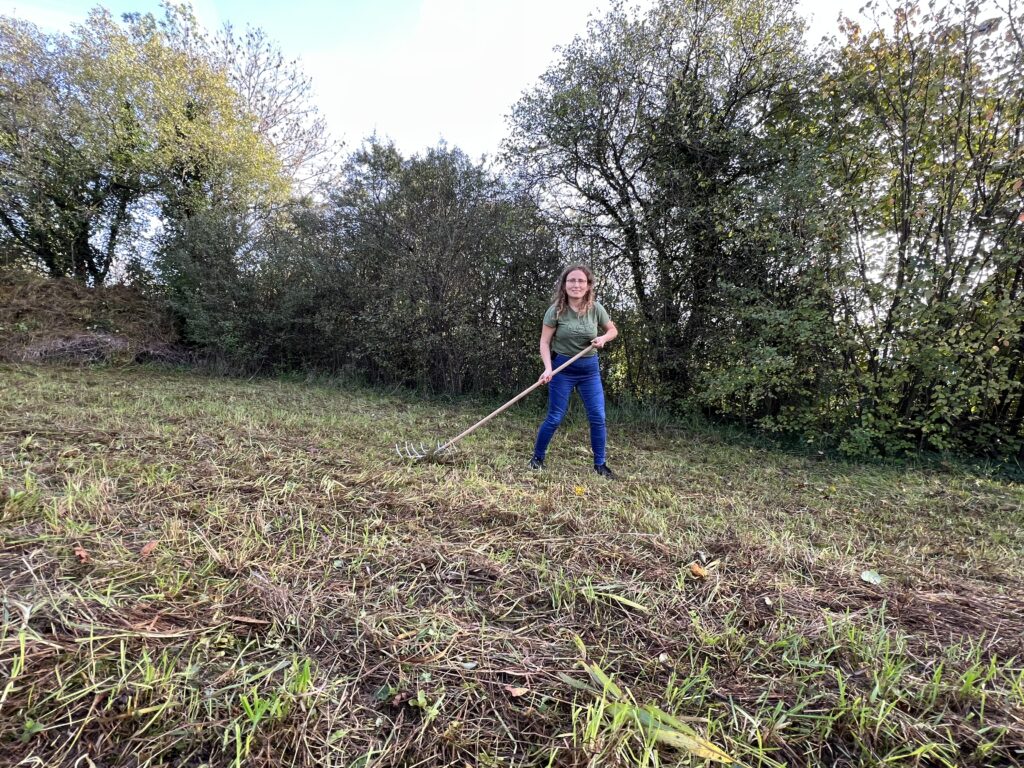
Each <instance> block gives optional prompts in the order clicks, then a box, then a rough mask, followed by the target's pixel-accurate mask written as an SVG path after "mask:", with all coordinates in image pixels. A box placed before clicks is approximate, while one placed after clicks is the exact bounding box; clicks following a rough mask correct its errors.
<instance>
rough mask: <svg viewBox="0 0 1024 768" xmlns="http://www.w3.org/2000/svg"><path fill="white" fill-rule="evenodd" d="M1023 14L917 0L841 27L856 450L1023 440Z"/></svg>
mask: <svg viewBox="0 0 1024 768" xmlns="http://www.w3.org/2000/svg"><path fill="white" fill-rule="evenodd" d="M1007 21H1008V22H1009V25H1008V26H1009V27H1010V29H1009V30H1006V29H1005V27H1006V26H1007V25H1006V24H1004V22H1007ZM1016 24H1019V19H1017V20H1015V19H1014V17H1013V16H1012V15H1010V16H1002V17H1000V16H995V17H991V18H989V17H987V15H982V8H981V6H979V4H977V3H965V4H964V5H961V6H950V7H948V8H942V9H938V10H934V11H928V12H923V11H922V10H921V8H920V6H919V5H918V4H917V3H915V2H907V3H903V4H901V5H899V6H896V7H895V8H893V9H892V10H891V12H890V13H888V14H884V15H882V16H880V17H878V18H877V19H876V22H875V26H874V28H873V29H871V30H869V31H867V32H865V31H864V30H862V29H861V28H860V27H859V26H858V25H856V24H853V23H852V22H847V24H846V32H847V37H848V40H847V43H846V45H845V46H844V48H843V49H842V50H841V51H840V52H839V54H838V56H837V59H836V64H835V77H834V79H833V80H832V87H831V89H830V98H831V100H832V103H833V105H834V112H833V116H834V122H833V128H832V136H833V143H832V147H831V151H830V153H829V157H830V159H831V162H830V166H831V173H832V178H833V185H834V188H835V189H836V190H837V200H838V202H839V205H838V206H837V211H838V212H841V215H840V217H838V219H837V221H838V222H839V223H841V231H842V232H843V233H844V235H845V236H844V238H843V239H842V243H843V248H842V249H841V250H840V252H839V253H838V256H839V258H840V259H841V263H842V265H843V267H842V269H841V270H839V271H837V272H836V273H835V275H834V278H835V287H836V292H837V298H838V302H839V306H840V307H841V315H840V317H839V318H838V319H839V322H840V324H841V326H842V327H844V328H847V329H849V334H850V336H851V341H852V349H853V350H854V351H853V352H852V353H851V354H849V355H848V356H847V363H846V365H847V369H848V376H849V386H850V388H851V392H850V394H849V395H848V397H847V400H848V402H849V403H850V404H851V407H850V411H849V412H848V413H847V414H846V423H845V425H844V426H843V427H842V429H843V430H844V431H845V432H847V433H848V434H849V435H850V436H849V437H848V439H847V446H848V448H849V449H850V450H851V451H857V452H864V451H866V452H876V451H893V450H900V449H906V448H924V447H927V448H935V449H948V448H952V447H957V448H965V447H966V448H968V449H970V450H978V449H981V450H992V451H996V452H1006V451H1009V450H1013V449H1014V448H1015V447H1018V446H1020V445H1021V428H1022V419H1024V398H1022V397H1021V394H1020V393H1021V388H1022V384H1024V380H1022V375H1024V333H1022V331H1024V328H1022V321H1024V304H1022V293H1021V292H1022V287H1024V286H1022V281H1024V242H1022V241H1024V237H1022V231H1024V226H1022V223H1024V222H1022V213H1024V190H1022V181H1021V179H1022V178H1024V146H1022V141H1024V134H1022V132H1021V126H1022V125H1024V98H1022V96H1024V86H1022V82H1024V57H1022V49H1021V47H1020V45H1019V39H1018V38H1015V36H1014V34H1013V30H1014V28H1015V25H1016ZM1001 29H1003V30H1004V31H1003V32H1001V31H1000V30H1001Z"/></svg>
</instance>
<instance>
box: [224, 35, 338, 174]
mask: <svg viewBox="0 0 1024 768" xmlns="http://www.w3.org/2000/svg"><path fill="white" fill-rule="evenodd" d="M209 47H210V57H211V59H212V61H213V62H214V63H215V65H216V66H217V68H218V69H220V70H222V71H224V72H226V73H227V75H228V82H229V83H230V84H231V87H232V89H233V90H234V91H235V92H236V93H237V94H238V95H239V96H240V97H241V103H242V105H243V107H244V109H245V110H246V111H247V112H248V113H249V114H251V115H254V116H255V118H256V126H255V129H256V132H257V133H258V134H259V135H260V136H263V137H264V138H265V139H266V140H267V141H268V142H269V143H270V144H271V145H273V146H274V148H275V149H276V151H277V155H278V158H279V159H280V161H281V164H282V166H283V168H284V171H285V173H286V174H287V175H288V177H289V178H290V179H292V180H293V181H294V182H295V183H296V184H297V185H298V186H299V187H300V188H303V189H306V190H310V189H312V188H315V187H316V186H317V185H320V184H323V183H325V182H327V181H329V180H330V179H331V174H332V172H333V170H334V168H333V165H334V162H335V160H336V158H337V154H338V147H337V146H336V145H335V144H334V142H333V141H332V140H331V138H330V136H329V134H328V131H327V123H326V121H325V120H324V118H323V116H322V115H321V114H320V113H319V110H318V109H317V108H316V106H315V104H314V102H313V90H312V82H311V81H310V79H309V78H308V77H307V76H306V75H305V74H304V73H303V72H302V70H301V68H300V66H299V63H298V62H297V61H296V60H295V59H286V58H285V56H284V54H283V53H282V52H281V50H280V49H279V48H278V47H277V45H276V44H275V43H274V42H273V41H272V40H271V39H270V38H268V37H267V34H266V33H265V32H264V31H263V30H261V29H258V28H252V27H248V28H246V30H245V33H244V35H237V34H236V32H235V30H234V28H233V27H232V26H231V25H230V24H227V25H225V26H224V27H223V28H222V29H221V30H220V31H219V32H218V33H217V35H216V36H215V38H214V39H213V41H212V42H211V43H209Z"/></svg>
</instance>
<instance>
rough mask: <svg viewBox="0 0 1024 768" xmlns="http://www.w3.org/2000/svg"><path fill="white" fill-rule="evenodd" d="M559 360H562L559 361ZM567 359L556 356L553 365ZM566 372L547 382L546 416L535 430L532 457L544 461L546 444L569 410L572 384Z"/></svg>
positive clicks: (562, 356)
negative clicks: (535, 438)
mask: <svg viewBox="0 0 1024 768" xmlns="http://www.w3.org/2000/svg"><path fill="white" fill-rule="evenodd" d="M559 358H562V359H561V360H559ZM568 359H569V358H567V357H565V356H564V355H556V356H555V359H554V361H552V363H553V365H554V366H555V367H556V368H557V367H558V366H559V365H561V364H562V363H564V362H565V361H566V360H568ZM565 373H566V371H563V372H562V373H560V374H558V375H557V376H555V378H553V379H552V380H551V381H549V382H548V416H547V418H546V419H544V421H543V423H542V424H541V425H540V429H539V430H537V443H536V444H535V445H534V447H533V457H534V458H535V459H540V460H541V461H544V456H545V455H546V454H547V452H548V443H550V442H551V438H552V437H554V435H555V430H556V429H558V425H559V424H561V423H562V419H564V418H565V412H566V410H567V409H568V408H569V397H570V395H572V387H573V382H572V380H571V378H570V377H569V376H566V375H564V374H565Z"/></svg>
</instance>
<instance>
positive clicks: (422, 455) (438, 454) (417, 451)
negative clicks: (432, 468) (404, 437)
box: [395, 443, 458, 461]
mask: <svg viewBox="0 0 1024 768" xmlns="http://www.w3.org/2000/svg"><path fill="white" fill-rule="evenodd" d="M457 450H458V449H457V448H455V446H452V445H448V444H446V443H438V444H437V445H435V446H434V447H432V448H431V447H430V446H427V445H424V444H422V443H421V444H420V445H413V444H412V443H405V444H404V445H403V444H402V443H396V444H395V452H396V453H397V454H398V458H400V459H409V460H410V461H443V460H444V459H447V458H450V457H451V456H452V455H454V454H455V452H456V451H457Z"/></svg>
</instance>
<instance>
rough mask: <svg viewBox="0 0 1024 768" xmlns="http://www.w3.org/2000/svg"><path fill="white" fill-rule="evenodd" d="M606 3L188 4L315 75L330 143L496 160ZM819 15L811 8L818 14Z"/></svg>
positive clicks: (153, 3) (820, 7) (82, 9)
mask: <svg viewBox="0 0 1024 768" xmlns="http://www.w3.org/2000/svg"><path fill="white" fill-rule="evenodd" d="M862 2H863V0H800V3H799V7H800V8H801V12H802V13H803V16H804V18H805V19H807V20H808V21H809V22H810V29H809V33H808V38H809V39H810V41H811V42H816V41H818V40H819V39H820V38H821V37H822V36H823V35H826V34H829V33H832V32H834V30H835V29H836V19H837V17H838V15H839V13H840V11H843V12H845V13H846V14H848V15H850V16H854V17H855V16H856V10H857V8H858V7H859V6H860V5H861V3H862ZM609 4H610V2H609V0H284V2H282V1H281V0H193V2H192V7H193V9H194V10H195V13H196V16H197V17H198V18H199V20H200V22H201V23H202V24H203V25H204V26H205V27H206V28H207V29H208V30H210V31H213V30H216V29H217V28H219V27H220V26H221V25H222V24H224V23H231V24H232V25H234V27H235V28H236V29H240V30H243V29H244V28H245V27H246V26H247V25H251V26H256V27H260V28H262V29H263V30H264V31H265V32H266V33H267V34H268V36H269V37H271V38H272V39H273V40H275V41H276V42H277V44H278V45H279V46H280V47H281V50H282V51H283V52H284V53H285V55H286V56H288V57H289V58H297V59H299V61H300V64H301V67H302V69H303V71H304V72H305V73H306V74H307V75H308V76H309V77H310V78H311V80H312V83H313V87H314V91H315V94H316V97H315V98H316V104H317V107H318V108H319V110H320V112H321V113H322V114H323V115H324V117H325V118H326V120H327V123H328V126H329V127H330V130H331V133H332V135H333V136H334V137H335V138H336V139H340V140H341V141H343V142H344V143H345V146H346V147H347V148H349V149H352V148H355V147H357V146H358V145H359V143H360V142H361V141H362V139H364V138H365V137H367V136H369V135H371V134H373V133H376V134H377V135H378V136H379V137H381V138H390V139H392V140H393V141H394V142H395V144H396V145H397V146H398V148H399V149H400V150H401V151H402V152H403V153H404V154H407V155H409V154H413V153H417V152H422V151H423V150H425V149H426V148H428V147H431V146H435V145H436V144H437V143H438V142H439V141H440V140H442V139H443V140H444V141H446V142H447V143H448V145H449V146H457V147H460V148H461V149H463V150H464V151H466V152H467V153H468V154H469V155H470V156H471V157H473V158H476V159H479V158H480V157H482V156H492V157H493V155H494V154H495V153H497V151H498V149H499V146H500V142H501V140H502V138H503V137H504V136H505V133H506V124H505V116H506V115H507V114H508V113H509V111H510V110H511V108H512V105H513V104H514V103H515V102H516V101H517V100H518V98H519V96H520V95H521V94H522V93H523V91H525V90H527V89H528V88H530V87H531V86H532V85H534V84H535V83H536V82H537V79H538V78H539V77H540V75H541V74H542V73H543V72H544V71H545V70H546V69H547V67H548V65H549V64H551V63H552V62H553V61H554V59H555V56H556V54H555V52H554V50H553V49H554V48H555V46H557V45H565V44H568V43H569V42H571V41H572V39H573V38H574V37H575V36H576V35H578V34H581V33H583V32H584V30H585V29H586V24H587V19H588V18H589V16H590V15H592V14H593V15H598V16H600V15H602V14H603V12H604V11H605V10H606V9H607V8H608V7H609ZM96 5H102V6H104V7H106V8H108V9H109V10H110V11H111V12H112V13H114V14H115V15H119V14H122V13H126V12H131V11H139V12H143V13H146V12H153V13H155V14H160V13H161V11H160V9H159V2H158V0H101V1H100V2H97V1H96V0H0V14H2V15H6V16H15V17H18V18H22V19H25V20H27V21H31V22H33V23H35V24H37V25H38V26H40V27H41V28H43V29H45V30H47V31H57V30H60V31H68V30H70V28H71V25H72V24H75V23H79V22H81V21H83V20H84V19H85V17H86V15H87V13H88V11H89V9H90V8H93V7H95V6H96ZM812 9H813V10H812Z"/></svg>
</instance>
